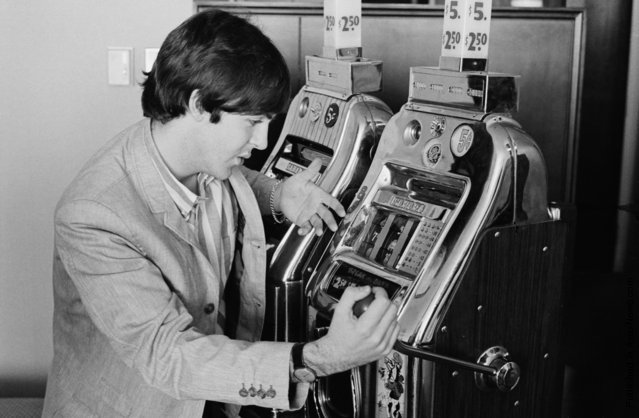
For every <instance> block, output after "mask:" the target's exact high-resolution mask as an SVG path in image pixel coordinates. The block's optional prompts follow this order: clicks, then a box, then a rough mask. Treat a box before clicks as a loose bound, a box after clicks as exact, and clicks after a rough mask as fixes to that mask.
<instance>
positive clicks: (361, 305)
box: [353, 292, 375, 318]
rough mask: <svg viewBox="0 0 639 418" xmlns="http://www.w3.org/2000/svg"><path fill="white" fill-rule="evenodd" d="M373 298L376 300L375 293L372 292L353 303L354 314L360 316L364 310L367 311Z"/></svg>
mask: <svg viewBox="0 0 639 418" xmlns="http://www.w3.org/2000/svg"><path fill="white" fill-rule="evenodd" d="M373 300H375V294H374V293H373V292H371V293H369V294H368V295H366V297H364V298H363V299H360V300H358V301H357V302H355V304H354V305H353V315H355V316H356V317H357V318H359V317H360V316H361V315H362V314H363V313H364V312H366V310H367V309H368V307H369V306H370V304H371V303H372V302H373Z"/></svg>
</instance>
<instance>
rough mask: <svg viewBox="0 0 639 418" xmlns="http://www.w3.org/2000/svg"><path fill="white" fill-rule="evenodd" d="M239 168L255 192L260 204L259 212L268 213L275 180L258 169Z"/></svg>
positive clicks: (269, 212)
mask: <svg viewBox="0 0 639 418" xmlns="http://www.w3.org/2000/svg"><path fill="white" fill-rule="evenodd" d="M239 170H241V172H242V174H243V175H244V177H245V178H246V180H247V181H248V183H249V185H250V186H251V189H253V193H255V198H256V199H257V203H258V204H259V206H260V213H261V214H262V215H270V214H271V206H270V198H271V190H272V189H273V186H274V185H275V184H276V183H277V180H275V179H272V178H270V177H268V176H266V175H264V174H262V173H260V172H259V171H255V170H251V169H250V168H246V167H244V166H240V167H239Z"/></svg>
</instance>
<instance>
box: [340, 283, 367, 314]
mask: <svg viewBox="0 0 639 418" xmlns="http://www.w3.org/2000/svg"><path fill="white" fill-rule="evenodd" d="M369 293H371V288H370V286H349V287H347V288H346V289H344V293H342V297H341V298H340V300H339V303H338V304H337V306H336V307H335V313H336V314H337V312H338V311H339V312H344V313H347V314H348V316H350V315H351V313H352V311H353V305H355V302H357V301H358V300H361V299H364V298H365V297H366V296H368V294H369Z"/></svg>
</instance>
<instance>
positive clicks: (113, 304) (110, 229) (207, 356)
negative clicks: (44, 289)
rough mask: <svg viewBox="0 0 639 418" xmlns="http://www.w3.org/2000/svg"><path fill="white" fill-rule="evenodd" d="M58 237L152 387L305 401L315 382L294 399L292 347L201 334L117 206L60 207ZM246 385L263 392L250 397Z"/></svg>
mask: <svg viewBox="0 0 639 418" xmlns="http://www.w3.org/2000/svg"><path fill="white" fill-rule="evenodd" d="M55 240H56V246H57V249H58V252H59V254H60V257H61V261H62V263H63V265H64V267H65V269H66V270H67V272H68V274H69V276H70V277H71V280H72V282H73V284H74V285H75V287H76V288H77V290H78V293H79V295H80V298H81V303H82V306H83V307H84V309H86V312H87V313H88V315H89V316H90V318H91V320H92V322H93V323H94V324H95V326H96V327H97V329H98V330H99V331H100V332H101V333H102V334H104V335H105V336H106V337H107V338H108V340H109V342H110V343H111V346H112V347H113V349H114V350H115V351H116V352H117V353H118V355H119V357H120V358H121V359H122V360H123V361H124V362H125V363H126V364H127V365H128V366H129V367H132V368H134V369H136V370H137V371H138V372H139V373H140V374H141V375H142V377H143V378H144V380H145V381H146V382H147V383H148V384H149V385H151V386H153V387H155V388H157V389H159V390H161V391H163V392H165V393H167V394H169V395H170V396H172V397H174V398H177V399H210V400H216V401H220V402H225V403H233V404H239V405H245V404H255V405H259V406H263V407H268V408H279V409H297V408H299V407H301V406H302V405H303V402H304V401H305V397H306V393H307V391H308V385H297V387H296V388H294V389H293V391H292V393H294V394H295V396H293V399H292V400H291V401H289V387H290V381H289V358H290V349H291V344H288V343H274V342H257V343H249V342H246V341H238V340H231V339H229V338H227V337H226V336H224V335H205V334H204V333H202V332H200V331H199V330H198V329H197V328H196V327H194V326H193V323H194V320H193V317H192V316H191V314H190V313H189V312H188V310H187V308H186V307H185V305H184V304H183V301H182V300H181V299H180V298H179V297H178V295H177V294H176V292H174V291H173V290H172V288H171V286H170V285H169V284H168V283H167V282H166V281H165V279H164V277H163V273H162V271H160V270H159V269H158V267H157V266H156V265H155V264H154V263H153V262H152V261H151V260H150V259H149V258H148V257H147V256H146V253H145V249H144V248H142V247H141V245H140V244H139V240H138V239H136V237H135V235H134V234H133V233H132V232H131V231H130V229H129V228H127V225H126V223H125V222H123V220H122V219H121V218H120V217H119V216H118V214H116V213H114V212H113V211H112V210H110V209H108V208H107V207H105V206H103V205H102V204H100V203H99V202H96V201H90V200H81V201H74V202H71V203H68V204H66V205H64V206H62V207H60V208H59V209H58V210H57V212H56V219H55ZM81 311H82V310H81ZM242 388H244V389H246V390H247V391H249V390H251V388H253V389H254V390H255V391H259V390H260V389H261V390H262V391H263V392H262V393H259V392H258V393H257V395H256V396H250V395H249V396H246V393H245V392H242V391H241V389H242ZM262 395H263V396H262Z"/></svg>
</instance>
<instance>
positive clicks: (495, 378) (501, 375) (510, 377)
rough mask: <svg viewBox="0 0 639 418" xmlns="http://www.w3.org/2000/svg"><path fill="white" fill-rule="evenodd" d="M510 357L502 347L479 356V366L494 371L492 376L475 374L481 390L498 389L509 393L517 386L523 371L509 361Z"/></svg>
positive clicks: (491, 348)
mask: <svg viewBox="0 0 639 418" xmlns="http://www.w3.org/2000/svg"><path fill="white" fill-rule="evenodd" d="M508 356H509V355H508V350H506V349H505V348H504V347H501V346H494V347H490V348H489V349H488V350H486V351H484V352H483V353H482V355H481V356H479V359H478V360H477V364H480V365H482V366H488V367H490V368H492V369H493V370H494V373H493V374H492V375H490V374H485V373H479V372H475V383H476V384H477V386H478V387H479V388H480V389H494V388H497V389H499V390H501V391H503V392H508V391H511V390H513V389H514V388H515V386H517V384H518V383H519V379H520V378H521V370H520V369H519V365H518V364H517V363H515V362H514V361H510V360H509V358H508Z"/></svg>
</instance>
